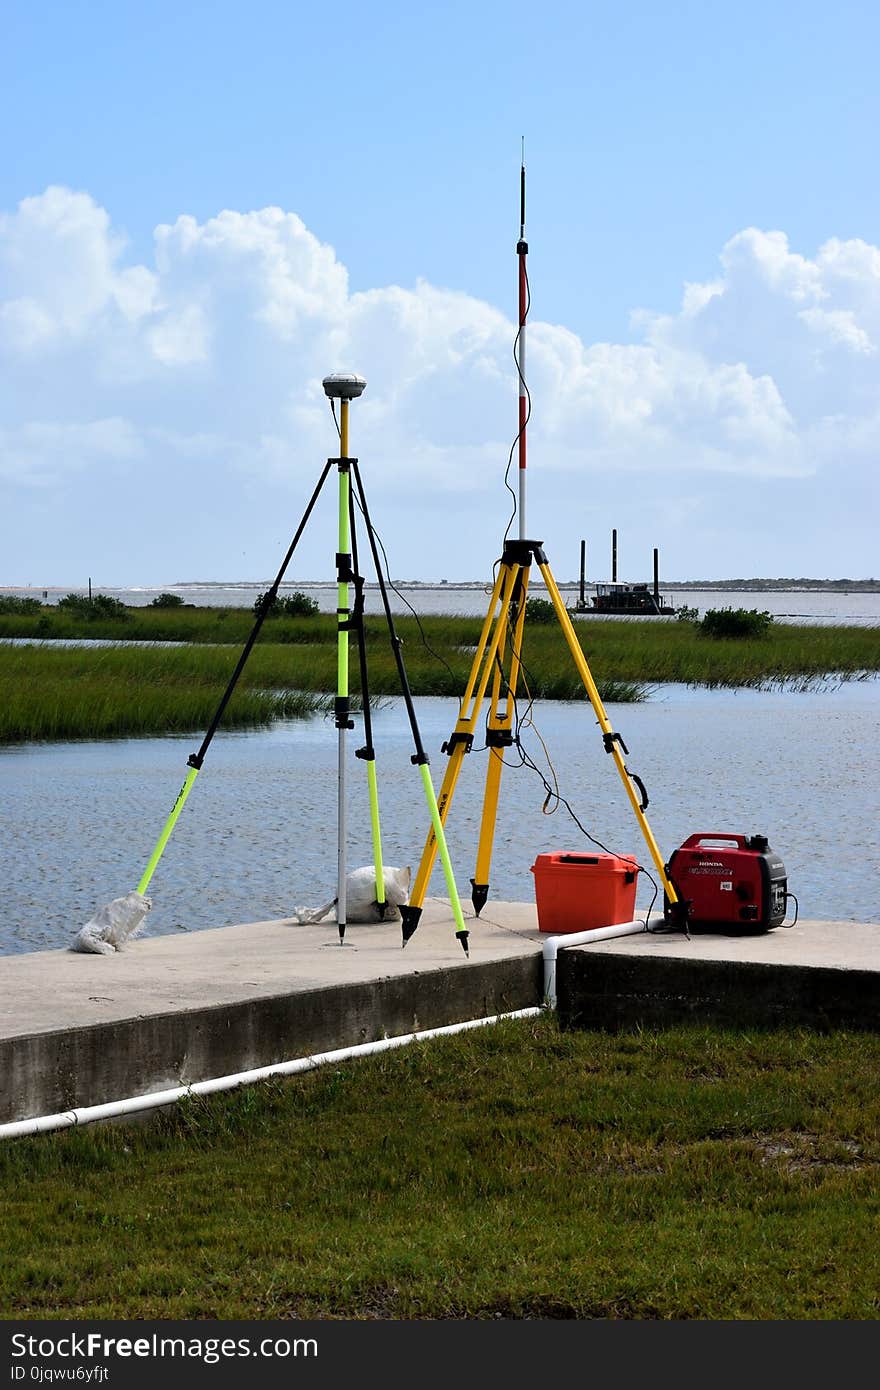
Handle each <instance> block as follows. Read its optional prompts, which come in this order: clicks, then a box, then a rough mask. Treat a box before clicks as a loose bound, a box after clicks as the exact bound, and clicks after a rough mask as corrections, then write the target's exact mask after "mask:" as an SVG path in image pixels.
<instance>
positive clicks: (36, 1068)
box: [0, 899, 543, 1123]
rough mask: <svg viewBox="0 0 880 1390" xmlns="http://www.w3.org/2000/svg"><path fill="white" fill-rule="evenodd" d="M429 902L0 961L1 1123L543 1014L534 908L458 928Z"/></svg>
mask: <svg viewBox="0 0 880 1390" xmlns="http://www.w3.org/2000/svg"><path fill="white" fill-rule="evenodd" d="M468 926H469V929H470V940H469V943H468V944H469V955H468V956H465V954H464V952H463V951H462V949H461V945H460V944H459V942H458V940H457V939H456V936H455V924H454V920H453V917H452V912H451V909H450V906H449V903H448V901H447V902H444V901H443V900H442V899H429V900H428V901H427V902H426V904H425V909H424V913H423V916H422V920H421V922H420V924H419V928H418V931H417V932H416V934H415V935H414V936H413V937H412V938H411V940H410V941H409V943H408V945H407V947H406V950H403V949H402V945H401V942H402V937H401V927H400V923H399V922H397V923H387V924H385V923H383V924H381V925H377V926H355V925H350V926H349V927H348V928H347V931H346V938H345V945H343V946H340V944H339V937H338V932H337V927H336V923H335V922H334V921H332V920H331V921H330V922H327V923H321V924H318V925H316V926H302V925H299V924H296V923H292V922H290V921H277V922H254V923H250V924H247V925H242V926H234V927H222V928H219V929H217V930H215V931H199V932H193V933H192V934H190V935H186V936H174V937H171V936H164V937H154V938H150V937H145V938H142V939H138V940H134V941H132V942H130V943H129V945H128V946H127V947H126V948H125V949H124V950H123V951H121V952H118V953H115V954H113V955H107V956H103V955H82V954H79V953H77V952H72V951H69V950H65V951H42V952H37V953H34V954H31V955H21V956H7V957H2V958H0V1123H5V1122H7V1121H10V1120H18V1119H29V1118H31V1117H33V1116H38V1115H45V1114H54V1113H57V1112H59V1111H62V1110H69V1109H73V1108H77V1107H80V1106H87V1105H99V1104H103V1103H105V1102H108V1101H112V1100H117V1099H120V1098H123V1097H125V1096H130V1095H145V1094H149V1093H151V1092H153V1091H160V1090H163V1089H168V1088H171V1087H174V1086H179V1085H188V1084H191V1083H192V1082H194V1081H203V1080H208V1079H210V1078H212V1077H218V1076H225V1075H230V1074H234V1073H238V1072H240V1071H246V1070H250V1069H252V1068H256V1067H262V1066H268V1065H271V1064H272V1063H275V1062H282V1061H287V1060H289V1059H291V1058H294V1057H301V1056H306V1055H309V1054H310V1053H313V1052H323V1051H329V1050H331V1049H334V1048H339V1047H348V1046H352V1045H354V1044H357V1043H363V1042H372V1041H374V1040H376V1039H378V1038H382V1037H386V1036H388V1037H393V1036H399V1035H402V1034H406V1033H410V1032H414V1031H418V1030H419V1029H422V1028H435V1027H441V1026H443V1025H444V1024H449V1023H460V1022H464V1021H466V1020H467V1019H471V1018H482V1017H486V1016H489V1015H492V1014H496V1013H506V1012H510V1011H512V1010H515V1009H520V1008H527V1007H531V1006H534V1005H536V1004H539V1003H540V1002H541V998H542V992H543V973H542V958H541V942H540V939H539V933H538V931H537V916H536V912H535V908H534V906H533V905H529V904H524V903H494V904H493V905H492V908H491V911H490V910H486V911H484V915H483V916H482V917H481V918H480V919H479V921H477V920H476V919H474V918H473V917H471V918H470V920H469V921H468Z"/></svg>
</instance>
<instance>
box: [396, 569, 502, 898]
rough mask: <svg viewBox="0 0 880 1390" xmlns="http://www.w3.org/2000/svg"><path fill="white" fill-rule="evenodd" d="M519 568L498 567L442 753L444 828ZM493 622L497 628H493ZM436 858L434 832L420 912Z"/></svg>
mask: <svg viewBox="0 0 880 1390" xmlns="http://www.w3.org/2000/svg"><path fill="white" fill-rule="evenodd" d="M519 569H520V566H519V565H512V566H510V565H504V564H502V565H501V566H499V570H498V577H497V579H496V580H495V587H494V588H493V590H492V598H491V600H490V602H489V609H488V612H487V614H486V618H485V620H484V622H483V627H482V631H481V633H480V640H479V643H478V644H477V650H476V652H475V654H474V659H473V662H472V664H471V670H470V674H469V676H468V681H467V685H466V687H465V692H464V695H463V696H462V700H461V707H460V709H459V715H458V720H457V722H456V725H455V728H454V730H453V732H452V734H451V735H450V737H449V739H448V741H447V742H446V743H444V744H443V752H444V753H448V754H449V762H448V763H447V766H446V772H445V774H444V777H443V781H442V783H441V786H440V792H439V794H438V796H437V810H438V814H439V817H440V823H441V825H445V823H446V817H447V815H448V813H449V806H450V804H451V802H452V797H453V793H454V792H455V784H456V782H457V781H458V774H459V773H460V771H461V765H462V762H463V761H464V755H465V753H467V752H469V751H470V747H471V744H472V743H473V738H474V731H475V729H476V727H477V720H478V718H479V714H480V707H481V705H482V703H483V700H484V698H485V695H486V687H487V685H488V684H489V676H490V674H491V672H492V669H493V666H494V663H495V658H496V655H497V653H498V647H499V644H500V642H501V639H502V636H503V635H504V633H505V632H506V629H507V618H506V615H507V611H508V606H509V604H510V601H511V598H512V596H513V591H514V585H515V583H516V577H517V574H518V573H519ZM499 602H500V604H501V610H500V613H499V614H498V615H497V617H496V613H495V610H496V608H497V607H498V604H499ZM493 621H494V627H493ZM436 858H437V837H436V835H435V833H434V831H433V829H432V830H430V831H429V832H428V837H427V839H426V840H425V847H424V849H423V851H422V857H421V860H420V862H419V867H418V870H417V872H416V877H415V882H414V883H413V887H412V892H411V893H410V899H409V901H410V906H411V907H412V908H414V909H416V910H419V911H420V910H421V908H422V905H423V903H424V901H425V894H426V892H427V891H428V882H429V880H430V877H431V873H432V870H433V868H434V863H435V861H436Z"/></svg>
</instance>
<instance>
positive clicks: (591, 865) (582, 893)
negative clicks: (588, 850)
mask: <svg viewBox="0 0 880 1390" xmlns="http://www.w3.org/2000/svg"><path fill="white" fill-rule="evenodd" d="M638 872H639V866H638V863H637V862H636V858H635V855H632V854H539V855H538V857H537V859H536V860H535V862H534V864H533V865H532V873H533V874H534V875H535V901H536V902H537V905H538V930H539V931H543V932H550V933H551V934H552V935H554V936H562V935H563V934H564V933H566V932H576V931H591V930H593V928H595V927H612V926H616V925H617V924H618V923H619V922H631V921H632V920H633V918H634V916H635V910H636V879H637V877H638Z"/></svg>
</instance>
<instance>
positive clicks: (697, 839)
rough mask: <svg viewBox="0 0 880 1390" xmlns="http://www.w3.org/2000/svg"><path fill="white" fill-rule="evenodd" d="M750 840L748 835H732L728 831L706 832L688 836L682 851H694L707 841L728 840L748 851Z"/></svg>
mask: <svg viewBox="0 0 880 1390" xmlns="http://www.w3.org/2000/svg"><path fill="white" fill-rule="evenodd" d="M748 839H749V836H748V835H734V834H730V833H729V832H728V831H716V832H713V831H708V830H704V831H703V832H702V833H699V834H696V835H688V837H687V839H686V840H685V841H684V843H683V844H682V846H681V848H682V849H693V848H694V847H695V846H696V845H701V844H703V842H704V841H705V840H726V841H728V842H729V841H732V842H733V843H734V844H735V845H736V846H737V848H738V849H747V848H748V845H747V841H748Z"/></svg>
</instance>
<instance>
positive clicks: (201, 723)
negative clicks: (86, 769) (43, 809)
mask: <svg viewBox="0 0 880 1390" xmlns="http://www.w3.org/2000/svg"><path fill="white" fill-rule="evenodd" d="M46 611H47V612H48V613H49V614H50V615H51V616H50V617H48V618H46V613H44V614H42V615H40V616H37V617H34V618H27V617H24V618H22V617H16V616H5V617H3V616H0V637H4V636H6V637H12V636H16V637H20V638H21V637H24V638H28V637H32V638H35V639H36V640H37V641H40V642H42V643H43V645H39V646H33V647H27V648H24V647H10V646H3V645H0V740H2V741H5V742H10V741H15V740H21V739H33V738H67V737H100V736H102V735H112V734H150V733H164V732H175V731H180V730H199V729H202V728H204V727H205V726H206V725H207V724H208V723H209V722H210V719H211V716H212V715H213V712H214V710H215V708H216V706H217V703H218V701H219V699H220V696H221V694H222V692H223V690H224V688H225V685H226V682H227V680H228V678H229V676H230V674H231V672H232V670H233V668H234V665H235V662H236V659H237V655H238V651H239V650H240V649H241V647H242V645H243V644H244V642H245V640H246V638H247V635H248V633H249V632H250V630H251V626H252V622H253V619H252V616H251V615H250V614H249V612H248V611H247V610H245V609H219V610H218V609H184V610H176V611H175V610H168V611H166V610H150V609H128V610H126V611H127V615H128V616H127V617H126V618H124V619H123V620H119V619H117V620H112V619H108V620H104V621H101V620H98V621H84V620H82V619H79V620H77V619H76V617H75V616H71V615H66V614H64V613H60V614H56V613H55V611H54V610H46ZM47 624H48V625H47ZM396 626H397V629H398V632H399V635H400V637H401V639H402V641H403V652H404V659H405V662H406V667H407V673H408V677H409V681H410V684H411V687H412V691H413V694H415V695H444V696H450V697H457V698H460V696H461V694H462V692H463V689H464V686H465V682H466V680H467V676H468V673H469V670H470V666H471V662H472V659H473V652H474V649H475V646H476V643H477V641H478V639H479V634H480V627H481V619H479V618H462V617H426V618H424V619H422V622H421V627H420V626H419V625H418V624H417V622H416V620H415V619H414V618H403V617H402V618H400V619H399V620H398V621H397V623H396ZM576 630H577V633H578V637H579V640H580V642H581V646H582V647H583V649H584V651H585V653H586V656H587V659H588V662H589V664H590V669H591V671H592V673H593V676H594V677H595V679H596V683H597V685H598V687H599V692H600V694H601V696H602V699H603V700H604V701H605V702H606V703H615V702H620V701H632V700H638V699H643V698H645V696H646V694H647V692H648V688H649V687H650V685H652V684H654V683H659V682H664V681H682V682H686V683H688V684H693V685H705V686H719V685H724V686H743V685H772V684H776V683H782V682H810V681H814V680H820V679H822V678H824V677H826V676H827V675H829V674H830V673H835V674H837V675H841V676H843V677H850V678H856V677H858V676H860V675H861V674H863V673H866V672H869V673H873V672H876V671H878V670H880V635H878V632H877V630H876V629H872V628H855V627H841V628H832V627H797V626H794V625H784V624H774V625H773V626H772V627H771V629H770V631H769V632H768V633H767V634H766V635H764V636H762V637H755V638H740V639H725V640H718V639H712V638H710V637H707V636H705V635H703V634H701V633H700V632H699V631H698V630H697V629H696V628H695V626H694V625H693V624H690V623H678V622H673V623H658V622H656V621H655V622H652V621H650V620H646V621H644V622H613V621H609V622H589V621H580V622H577V624H576ZM366 631H367V642H368V652H369V677H370V692H371V695H374V696H381V695H394V694H399V693H400V686H399V681H398V676H397V669H396V665H395V662H394V657H393V653H392V652H391V649H390V646H389V643H388V635H387V630H386V628H385V624H384V622H383V621H382V620H381V619H379V618H369V619H367V620H366ZM81 637H91V638H96V637H101V638H104V637H110V638H113V639H116V640H117V641H118V640H122V641H125V642H131V643H134V644H137V643H140V644H143V643H145V642H159V641H175V642H179V643H181V645H180V646H179V647H168V648H161V647H146V646H144V645H140V646H138V645H133V646H126V647H124V648H115V649H101V648H83V649H70V648H62V647H54V648H53V647H52V646H51V641H52V640H53V639H58V638H68V639H69V638H81ZM220 643H222V644H223V645H218V644H220ZM523 655H524V681H523V686H522V687H521V690H522V693H523V694H524V695H525V694H526V692H528V693H529V694H531V695H533V696H534V697H535V698H537V699H556V700H564V699H582V698H583V697H584V691H583V686H582V684H581V681H580V678H579V677H578V674H577V671H576V669H575V666H574V663H573V661H572V659H571V654H570V652H569V651H568V648H567V646H566V644H565V642H564V640H563V636H562V633H561V631H560V629H559V627H558V625H557V624H556V623H555V622H553V623H550V624H541V623H535V624H533V625H531V626H529V627H528V628H527V631H526V641H525V644H524V653H523ZM336 661H337V651H336V628H335V619H334V618H333V617H332V616H329V615H318V616H315V617H311V618H280V619H271V620H269V621H267V622H266V624H265V626H264V627H263V630H262V633H261V635H260V640H259V641H258V642H257V644H256V646H255V647H254V650H253V652H252V654H251V656H250V659H249V661H248V664H247V666H246V667H245V672H244V676H243V678H242V682H241V688H240V690H239V691H238V692H237V693H236V696H235V698H234V700H233V702H232V704H231V705H230V708H229V710H228V712H227V715H226V717H225V724H226V726H227V727H234V726H236V725H237V726H242V725H247V724H259V723H265V722H267V721H269V720H271V719H272V718H275V717H278V716H281V715H288V716H289V715H295V714H300V713H307V712H308V711H309V710H311V709H313V708H315V706H316V704H319V703H321V702H323V701H324V700H326V698H327V697H328V696H329V695H332V693H333V692H334V691H335V688H336ZM351 681H352V690H353V692H354V693H355V694H357V693H358V692H359V683H358V667H357V659H356V654H355V651H354V649H352V661H351Z"/></svg>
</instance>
